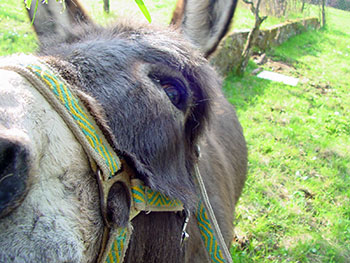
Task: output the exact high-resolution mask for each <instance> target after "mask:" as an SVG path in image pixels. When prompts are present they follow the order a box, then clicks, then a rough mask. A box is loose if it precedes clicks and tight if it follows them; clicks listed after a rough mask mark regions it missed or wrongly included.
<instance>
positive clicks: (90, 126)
mask: <svg viewBox="0 0 350 263" xmlns="http://www.w3.org/2000/svg"><path fill="white" fill-rule="evenodd" d="M24 67H25V68H26V69H27V70H30V71H31V72H32V73H34V75H35V76H36V77H37V78H38V79H39V80H40V82H41V83H39V82H38V81H36V83H35V85H34V86H35V88H36V89H37V90H38V91H39V92H40V93H41V94H42V95H43V96H44V97H45V98H46V100H47V101H48V102H49V103H50V104H51V106H53V107H54V109H55V110H56V111H57V112H58V113H59V114H60V115H61V117H62V118H63V120H64V121H65V123H66V124H67V125H68V127H69V128H70V129H71V131H72V132H73V134H74V135H75V137H76V138H77V139H78V141H79V143H80V144H81V145H82V146H83V148H84V150H85V152H86V153H87V155H88V156H89V158H90V161H95V162H96V163H97V166H98V167H99V168H100V169H101V170H102V171H103V176H104V179H105V180H108V179H110V178H112V177H113V176H114V175H115V173H116V172H117V171H118V170H119V169H120V167H121V163H120V159H119V157H118V156H117V155H116V154H115V152H114V151H113V149H112V148H111V146H110V145H109V143H108V142H107V141H106V139H105V137H104V135H103V133H102V132H101V130H100V129H99V128H98V126H97V125H96V123H95V121H94V119H93V118H92V117H91V116H90V114H89V111H88V110H87V109H85V107H84V106H83V105H82V104H81V103H80V102H79V100H78V98H77V97H76V95H75V94H74V93H73V92H72V91H71V89H70V87H69V85H68V84H67V83H66V82H65V81H64V80H63V79H62V78H60V77H58V76H56V75H57V74H55V73H54V71H53V70H52V69H51V68H50V67H49V66H47V65H46V64H44V63H41V62H39V61H38V62H36V63H33V64H29V65H24ZM30 80H31V81H33V79H30ZM43 83H44V84H45V85H42V84H43Z"/></svg>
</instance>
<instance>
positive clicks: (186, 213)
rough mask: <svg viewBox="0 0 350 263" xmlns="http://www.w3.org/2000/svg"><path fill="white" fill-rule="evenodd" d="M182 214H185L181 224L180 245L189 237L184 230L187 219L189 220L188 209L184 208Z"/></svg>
mask: <svg viewBox="0 0 350 263" xmlns="http://www.w3.org/2000/svg"><path fill="white" fill-rule="evenodd" d="M183 214H184V216H185V219H184V223H183V225H182V232H181V243H180V244H181V246H183V245H184V243H185V242H186V241H187V239H188V238H189V237H190V235H189V234H188V233H187V232H186V228H187V225H188V221H189V220H190V215H191V213H190V211H188V210H187V209H184V210H183Z"/></svg>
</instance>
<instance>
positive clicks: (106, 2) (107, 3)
mask: <svg viewBox="0 0 350 263" xmlns="http://www.w3.org/2000/svg"><path fill="white" fill-rule="evenodd" d="M103 9H104V10H105V12H106V13H109V0H103Z"/></svg>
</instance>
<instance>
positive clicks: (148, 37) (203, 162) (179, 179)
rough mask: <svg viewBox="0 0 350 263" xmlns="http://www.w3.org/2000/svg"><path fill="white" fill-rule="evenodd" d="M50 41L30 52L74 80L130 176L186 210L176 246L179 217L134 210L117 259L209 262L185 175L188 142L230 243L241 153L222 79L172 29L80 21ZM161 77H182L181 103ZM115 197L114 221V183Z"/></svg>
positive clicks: (243, 164)
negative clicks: (185, 229)
mask: <svg viewBox="0 0 350 263" xmlns="http://www.w3.org/2000/svg"><path fill="white" fill-rule="evenodd" d="M38 15H40V14H38ZM215 26H219V25H215ZM50 38H51V37H50V36H47V37H46V36H45V37H42V38H40V39H41V40H43V39H45V43H42V45H41V50H40V53H39V56H41V57H42V58H43V59H44V60H45V61H46V62H47V63H49V64H50V65H51V66H52V67H53V68H55V69H56V70H57V71H58V72H59V73H60V75H61V76H62V77H63V78H65V79H66V80H67V81H68V82H69V83H71V84H73V85H74V86H75V87H77V89H78V90H79V92H78V93H79V94H80V97H81V98H82V99H83V100H84V102H85V104H86V106H87V107H89V108H91V109H95V110H94V111H93V114H94V115H95V116H96V119H97V121H98V122H99V125H100V126H101V127H102V128H103V129H104V130H105V132H106V134H108V137H109V138H108V139H109V141H110V142H111V143H112V144H113V146H114V148H115V149H117V150H118V151H119V152H120V153H121V154H122V155H123V157H124V158H126V160H127V161H128V162H129V164H130V165H131V166H132V167H133V168H134V169H135V171H136V174H137V176H138V177H139V178H141V179H142V180H144V182H145V183H146V184H147V185H148V186H149V187H151V188H152V189H154V190H157V191H160V192H162V193H165V194H166V195H168V196H169V197H171V198H177V199H180V200H181V201H182V202H183V203H184V205H185V207H186V208H187V209H189V210H190V211H191V214H192V217H191V219H190V225H189V233H190V238H189V240H188V242H187V244H185V246H184V247H182V246H180V237H181V229H182V223H183V220H184V218H183V216H182V215H180V214H178V213H150V214H145V213H142V214H141V215H139V216H137V217H136V218H135V219H134V220H133V222H132V223H133V226H134V231H133V237H132V239H131V243H130V247H129V250H128V252H127V255H126V262H147V263H149V262H169V263H170V262H184V261H185V262H206V261H208V256H207V254H206V252H205V249H204V246H203V243H202V240H201V238H200V236H199V231H198V228H197V226H196V220H195V218H194V216H193V214H195V209H196V204H197V201H198V200H197V196H198V193H197V190H196V187H195V183H194V182H193V171H194V163H195V162H196V161H197V158H196V154H195V146H196V145H197V144H199V145H200V146H201V152H202V158H201V159H200V160H199V166H200V170H201V173H202V176H203V179H204V181H205V184H206V187H207V189H208V194H209V198H210V201H211V203H212V206H213V208H214V211H215V214H216V217H217V219H218V222H219V225H220V227H221V230H222V232H223V235H224V238H225V241H226V243H227V245H229V244H230V242H231V240H232V238H233V220H234V209H235V205H236V202H237V201H238V198H239V196H240V194H241V191H242V188H243V185H244V182H245V176H246V168H247V150H246V144H245V140H244V137H243V132H242V127H241V125H240V124H239V122H238V119H237V116H236V113H235V110H234V108H233V107H232V106H231V105H230V104H229V103H228V101H227V100H226V99H225V98H224V96H223V93H222V91H221V84H222V83H221V79H220V78H219V76H218V75H217V74H216V72H215V71H214V70H213V69H212V68H211V66H210V65H209V64H208V62H207V61H206V60H205V59H204V58H203V57H202V55H201V54H200V52H198V51H195V50H194V49H193V46H192V45H191V44H189V43H188V42H187V41H186V40H184V39H183V37H182V36H181V35H179V34H178V33H177V32H175V31H172V30H171V29H156V28H154V27H151V26H148V25H132V23H119V24H117V25H116V26H114V27H111V28H107V29H106V28H101V27H99V26H96V25H94V24H93V23H91V22H89V23H88V24H86V25H81V26H77V28H74V29H72V30H70V31H67V32H65V34H64V35H60V36H58V37H55V38H51V39H50ZM199 44H201V43H199ZM167 81H176V83H181V85H182V88H183V89H184V90H185V94H186V96H187V98H186V100H185V101H184V107H183V108H181V109H178V108H177V107H175V106H174V105H173V104H172V103H171V101H170V100H169V98H168V96H167V94H166V93H165V92H164V90H163V88H164V86H163V85H162V83H163V82H167ZM89 98H91V99H89ZM96 191H97V189H96ZM115 195H116V196H115V199H116V200H118V201H120V200H124V201H122V202H123V204H121V205H120V206H119V205H118V204H117V203H113V204H111V205H110V206H109V208H110V210H112V212H114V213H116V214H115V215H118V213H123V212H124V217H120V218H118V217H113V216H112V217H113V218H114V219H113V220H114V221H115V222H117V223H119V224H121V225H123V224H125V214H127V211H128V209H127V207H128V204H124V203H125V202H126V201H125V193H124V191H123V190H122V189H120V188H116V190H115ZM96 209H98V208H97V207H96ZM115 215H114V216H115ZM100 219H101V218H100ZM0 224H1V221H0ZM95 242H96V244H98V242H100V238H96V240H95ZM96 244H94V245H93V246H94V247H97V246H98V245H96ZM0 252H1V251H0ZM38 253H41V252H38ZM97 253H98V251H96V254H95V256H96V257H97ZM0 254H1V253H0ZM95 259H96V258H91V261H93V260H95Z"/></svg>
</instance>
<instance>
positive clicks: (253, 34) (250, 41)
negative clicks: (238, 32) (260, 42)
mask: <svg viewBox="0 0 350 263" xmlns="http://www.w3.org/2000/svg"><path fill="white" fill-rule="evenodd" d="M243 2H244V3H246V4H248V5H250V11H251V12H252V13H253V15H254V16H255V24H254V27H253V29H252V30H251V31H250V32H249V35H248V38H247V42H246V44H245V46H244V49H243V52H242V56H241V59H240V61H239V63H238V67H237V70H236V74H237V75H238V76H242V75H243V73H244V71H245V69H246V68H247V65H248V61H249V58H250V56H251V53H252V47H253V45H254V42H255V40H256V38H257V36H258V35H259V32H260V26H261V24H262V23H263V22H264V21H265V19H266V18H267V16H264V17H260V15H259V8H260V3H261V0H258V1H257V4H256V7H255V6H254V3H253V2H252V1H248V0H243Z"/></svg>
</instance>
